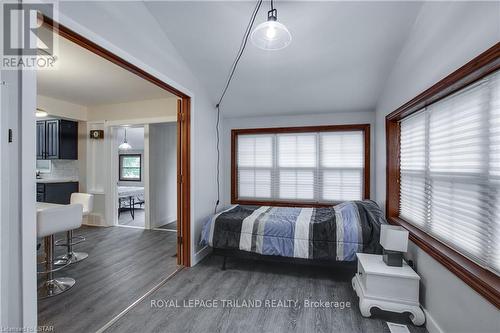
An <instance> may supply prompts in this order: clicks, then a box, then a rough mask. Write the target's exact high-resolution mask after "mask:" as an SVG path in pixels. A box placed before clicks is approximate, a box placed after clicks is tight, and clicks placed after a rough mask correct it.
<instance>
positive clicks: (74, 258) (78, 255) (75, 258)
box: [54, 230, 89, 265]
mask: <svg viewBox="0 0 500 333" xmlns="http://www.w3.org/2000/svg"><path fill="white" fill-rule="evenodd" d="M65 245H66V249H67V251H66V254H65V255H62V256H59V257H57V259H58V260H56V262H55V263H54V264H55V265H64V264H65V263H66V261H67V260H69V261H70V264H73V263H75V262H79V261H82V260H84V259H87V257H88V256H89V255H88V253H85V252H73V230H69V231H67V232H66V244H65Z"/></svg>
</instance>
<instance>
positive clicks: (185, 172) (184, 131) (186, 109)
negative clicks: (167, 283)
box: [180, 98, 191, 267]
mask: <svg viewBox="0 0 500 333" xmlns="http://www.w3.org/2000/svg"><path fill="white" fill-rule="evenodd" d="M190 110H191V99H189V98H183V99H182V100H181V120H180V124H181V135H180V137H181V147H180V148H181V157H182V158H181V173H182V174H181V179H180V182H181V192H182V193H181V197H180V200H181V201H182V202H183V205H182V208H181V209H182V213H181V214H182V215H181V216H182V227H181V233H180V235H181V237H182V242H181V246H182V251H181V254H182V257H181V262H182V264H183V265H184V266H186V267H190V266H191V250H190V249H191V237H190V235H191V224H190V223H189V221H190V220H191V200H190V198H191V167H190V166H191V156H190V151H191V113H190Z"/></svg>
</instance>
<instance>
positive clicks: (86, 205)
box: [55, 193, 94, 265]
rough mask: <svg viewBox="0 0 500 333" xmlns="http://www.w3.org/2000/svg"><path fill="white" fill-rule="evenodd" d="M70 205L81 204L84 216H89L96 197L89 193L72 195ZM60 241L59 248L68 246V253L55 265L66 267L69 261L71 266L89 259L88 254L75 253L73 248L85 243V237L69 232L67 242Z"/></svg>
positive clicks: (57, 242)
mask: <svg viewBox="0 0 500 333" xmlns="http://www.w3.org/2000/svg"><path fill="white" fill-rule="evenodd" d="M70 204H81V205H82V206H83V216H84V217H85V216H88V215H89V214H90V212H92V210H93V209H94V195H93V194H88V193H72V194H71V198H70ZM63 241H64V240H62V239H60V240H57V241H56V245H57V246H66V248H67V252H66V254H65V255H62V256H59V257H57V259H58V260H57V261H56V262H55V265H64V264H65V263H66V261H67V260H68V259H69V260H70V264H73V263H75V262H79V261H82V260H84V259H87V257H88V256H89V254H88V253H86V252H74V251H73V246H74V245H76V244H79V243H81V242H84V241H85V237H83V236H73V230H69V231H68V232H67V233H66V242H65V243H63Z"/></svg>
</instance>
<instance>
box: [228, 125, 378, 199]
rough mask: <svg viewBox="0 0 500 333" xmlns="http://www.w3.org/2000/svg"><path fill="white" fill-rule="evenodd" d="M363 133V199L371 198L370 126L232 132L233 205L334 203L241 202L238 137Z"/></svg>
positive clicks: (238, 130) (333, 126)
mask: <svg viewBox="0 0 500 333" xmlns="http://www.w3.org/2000/svg"><path fill="white" fill-rule="evenodd" d="M348 131H363V133H364V148H365V149H364V162H365V166H364V175H363V178H364V179H363V180H364V183H363V199H369V198H370V124H354V125H325V126H305V127H271V128H245V129H233V130H231V203H232V204H240V205H259V206H277V207H331V206H332V203H316V202H307V201H306V202H301V201H286V200H265V201H264V200H240V199H238V165H237V163H236V156H237V139H238V135H245V134H279V133H306V132H348Z"/></svg>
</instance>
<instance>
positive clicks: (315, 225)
mask: <svg viewBox="0 0 500 333" xmlns="http://www.w3.org/2000/svg"><path fill="white" fill-rule="evenodd" d="M384 223H387V222H386V220H385V218H384V214H383V212H382V211H381V210H380V208H379V207H378V205H377V204H376V203H375V202H373V201H370V200H365V201H350V202H345V203H342V204H339V205H336V206H331V207H324V208H299V207H270V206H243V205H235V206H231V207H229V208H227V209H225V210H223V211H222V212H220V213H218V214H215V215H213V216H211V217H209V218H208V219H207V221H206V223H205V225H204V227H203V231H202V237H201V244H202V245H208V246H211V247H213V248H217V249H225V250H242V251H246V252H253V253H257V254H262V255H273V256H284V257H293V258H305V259H318V260H334V261H353V260H355V259H356V252H363V253H381V252H382V248H381V246H380V244H379V240H380V226H381V224H384Z"/></svg>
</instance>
